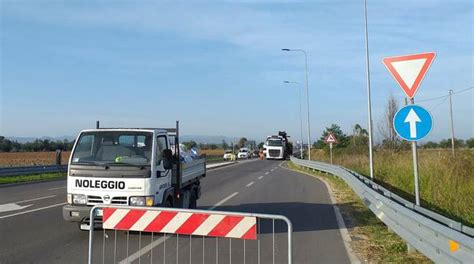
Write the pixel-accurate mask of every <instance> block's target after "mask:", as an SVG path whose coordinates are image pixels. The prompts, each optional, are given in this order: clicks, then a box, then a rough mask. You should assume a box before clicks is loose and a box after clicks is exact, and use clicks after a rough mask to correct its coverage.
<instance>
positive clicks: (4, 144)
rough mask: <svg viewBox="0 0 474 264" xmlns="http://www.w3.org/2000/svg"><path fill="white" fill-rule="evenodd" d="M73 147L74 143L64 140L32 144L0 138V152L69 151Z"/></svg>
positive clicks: (45, 140)
mask: <svg viewBox="0 0 474 264" xmlns="http://www.w3.org/2000/svg"><path fill="white" fill-rule="evenodd" d="M73 145H74V141H68V140H66V139H65V140H63V141H60V140H57V141H52V140H49V139H36V140H35V141H33V142H25V143H20V142H18V141H13V140H9V139H7V138H5V137H3V136H0V152H26V151H55V150H57V149H61V150H71V149H72V147H73Z"/></svg>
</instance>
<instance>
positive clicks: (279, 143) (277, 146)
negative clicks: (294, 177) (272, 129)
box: [264, 131, 292, 160]
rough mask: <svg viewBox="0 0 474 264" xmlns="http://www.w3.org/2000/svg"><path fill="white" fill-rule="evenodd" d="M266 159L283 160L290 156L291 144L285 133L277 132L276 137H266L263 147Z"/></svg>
mask: <svg viewBox="0 0 474 264" xmlns="http://www.w3.org/2000/svg"><path fill="white" fill-rule="evenodd" d="M264 150H265V152H264V154H265V158H266V159H279V160H284V159H287V158H289V157H290V155H291V154H292V147H291V144H290V143H289V142H288V136H287V135H286V132H285V131H279V132H278V135H272V136H268V137H267V140H266V142H265V145H264Z"/></svg>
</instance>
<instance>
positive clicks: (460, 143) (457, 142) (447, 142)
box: [439, 138, 465, 148]
mask: <svg viewBox="0 0 474 264" xmlns="http://www.w3.org/2000/svg"><path fill="white" fill-rule="evenodd" d="M464 145H465V144H464V140H462V139H457V138H455V139H454V147H455V148H459V147H464ZM439 147H440V148H450V147H451V139H450V138H448V139H443V140H441V141H440V142H439Z"/></svg>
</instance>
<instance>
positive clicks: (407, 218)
mask: <svg viewBox="0 0 474 264" xmlns="http://www.w3.org/2000/svg"><path fill="white" fill-rule="evenodd" d="M291 161H292V162H293V163H295V164H296V165H299V166H301V167H305V168H308V169H311V170H317V171H321V172H325V173H329V174H332V175H335V176H337V177H339V178H341V179H343V180H344V181H345V182H346V183H347V184H348V185H349V186H350V187H351V188H352V189H353V190H354V191H355V192H356V193H357V195H358V196H359V197H360V198H361V199H362V200H363V202H364V203H365V204H366V205H367V207H368V208H369V209H370V210H371V211H372V212H373V213H374V214H375V215H376V216H377V217H378V218H379V219H380V220H381V221H382V222H384V223H385V224H386V225H387V226H388V227H389V228H390V229H391V230H393V231H394V232H395V233H397V235H399V236H400V237H401V238H402V239H403V240H405V242H406V243H407V244H409V245H410V246H412V247H414V248H415V249H417V250H418V251H419V252H421V253H422V254H424V255H425V256H427V257H428V258H430V259H431V260H433V261H434V262H438V263H474V229H473V228H471V227H468V226H464V225H463V224H462V223H460V222H457V221H454V220H452V219H449V218H447V217H445V216H442V215H440V214H437V213H435V212H433V211H430V210H427V209H425V208H422V207H419V206H416V205H415V204H413V203H412V202H410V201H407V200H405V199H403V198H401V197H400V196H398V195H396V194H394V193H392V192H390V191H389V190H387V189H385V188H384V187H382V186H380V185H379V184H377V183H375V182H373V181H371V180H370V179H368V178H366V177H364V176H362V175H360V174H358V173H357V172H354V171H351V170H349V169H346V168H344V167H340V166H335V165H330V164H326V163H322V162H317V161H308V160H301V159H297V158H295V157H291Z"/></svg>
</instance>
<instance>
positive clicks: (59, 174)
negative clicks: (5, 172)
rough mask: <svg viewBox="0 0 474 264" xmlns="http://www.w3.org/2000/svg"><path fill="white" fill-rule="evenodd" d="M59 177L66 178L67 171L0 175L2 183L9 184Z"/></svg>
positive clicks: (0, 182)
mask: <svg viewBox="0 0 474 264" xmlns="http://www.w3.org/2000/svg"><path fill="white" fill-rule="evenodd" d="M59 178H66V173H62V172H55V173H44V174H34V175H19V176H6V177H0V185H1V184H9V183H20V182H36V181H46V180H53V179H59Z"/></svg>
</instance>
